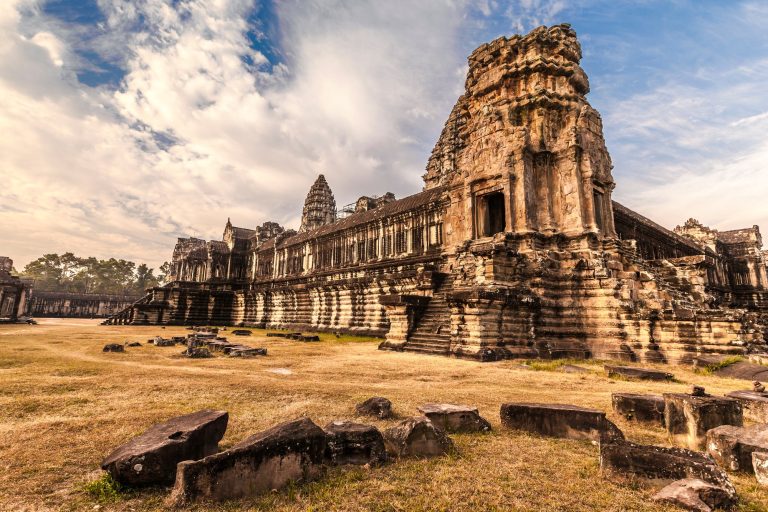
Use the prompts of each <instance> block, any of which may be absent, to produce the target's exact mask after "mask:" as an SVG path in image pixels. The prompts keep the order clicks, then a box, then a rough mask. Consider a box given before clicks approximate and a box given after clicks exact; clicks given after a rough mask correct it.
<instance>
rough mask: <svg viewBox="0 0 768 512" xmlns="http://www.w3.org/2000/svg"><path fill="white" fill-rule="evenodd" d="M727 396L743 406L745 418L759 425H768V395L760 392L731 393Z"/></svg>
mask: <svg viewBox="0 0 768 512" xmlns="http://www.w3.org/2000/svg"><path fill="white" fill-rule="evenodd" d="M725 396H727V397H728V398H735V399H736V400H738V401H739V403H740V404H741V407H742V409H743V412H744V418H746V419H748V420H752V421H755V422H757V423H768V393H763V392H758V391H749V390H743V391H731V392H730V393H727V394H726V395H725Z"/></svg>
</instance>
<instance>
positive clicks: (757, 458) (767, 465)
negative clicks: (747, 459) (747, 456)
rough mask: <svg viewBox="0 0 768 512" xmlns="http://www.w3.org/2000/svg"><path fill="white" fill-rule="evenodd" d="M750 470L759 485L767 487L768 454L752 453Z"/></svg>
mask: <svg viewBox="0 0 768 512" xmlns="http://www.w3.org/2000/svg"><path fill="white" fill-rule="evenodd" d="M752 470H753V471H754V472H755V478H757V483H759V484H760V485H768V452H752Z"/></svg>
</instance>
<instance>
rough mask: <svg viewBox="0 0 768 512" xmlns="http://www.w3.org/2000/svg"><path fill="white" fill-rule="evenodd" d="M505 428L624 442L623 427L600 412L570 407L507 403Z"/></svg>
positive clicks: (555, 435)
mask: <svg viewBox="0 0 768 512" xmlns="http://www.w3.org/2000/svg"><path fill="white" fill-rule="evenodd" d="M500 414H501V423H502V425H504V426H505V427H509V428H515V429H519V430H525V431H527V432H533V433H535V434H540V435H543V436H550V437H562V438H567V439H589V440H591V441H608V440H613V439H624V434H623V433H622V432H621V430H619V427H617V426H616V425H614V424H613V423H612V422H611V421H610V420H608V419H607V418H606V417H605V413H604V412H602V411H598V410H596V409H587V408H585V407H579V406H576V405H567V404H537V403H507V404H502V406H501V413H500Z"/></svg>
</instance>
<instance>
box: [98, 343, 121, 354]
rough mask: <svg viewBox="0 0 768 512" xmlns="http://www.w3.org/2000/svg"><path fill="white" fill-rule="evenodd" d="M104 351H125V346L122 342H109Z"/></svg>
mask: <svg viewBox="0 0 768 512" xmlns="http://www.w3.org/2000/svg"><path fill="white" fill-rule="evenodd" d="M102 352H125V347H124V346H123V345H121V344H120V343H107V344H106V345H104V348H103V349H102Z"/></svg>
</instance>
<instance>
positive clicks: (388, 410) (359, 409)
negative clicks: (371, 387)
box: [355, 396, 392, 420]
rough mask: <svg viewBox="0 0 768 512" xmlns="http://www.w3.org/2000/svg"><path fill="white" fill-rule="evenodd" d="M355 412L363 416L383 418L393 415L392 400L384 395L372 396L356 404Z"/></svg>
mask: <svg viewBox="0 0 768 512" xmlns="http://www.w3.org/2000/svg"><path fill="white" fill-rule="evenodd" d="M355 412H356V413H357V414H360V415H362V416H374V417H376V418H379V419H381V420H385V419H387V418H391V417H392V402H391V401H389V399H387V398H384V397H383V396H372V397H371V398H369V399H367V400H366V401H364V402H361V403H359V404H357V405H356V406H355Z"/></svg>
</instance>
